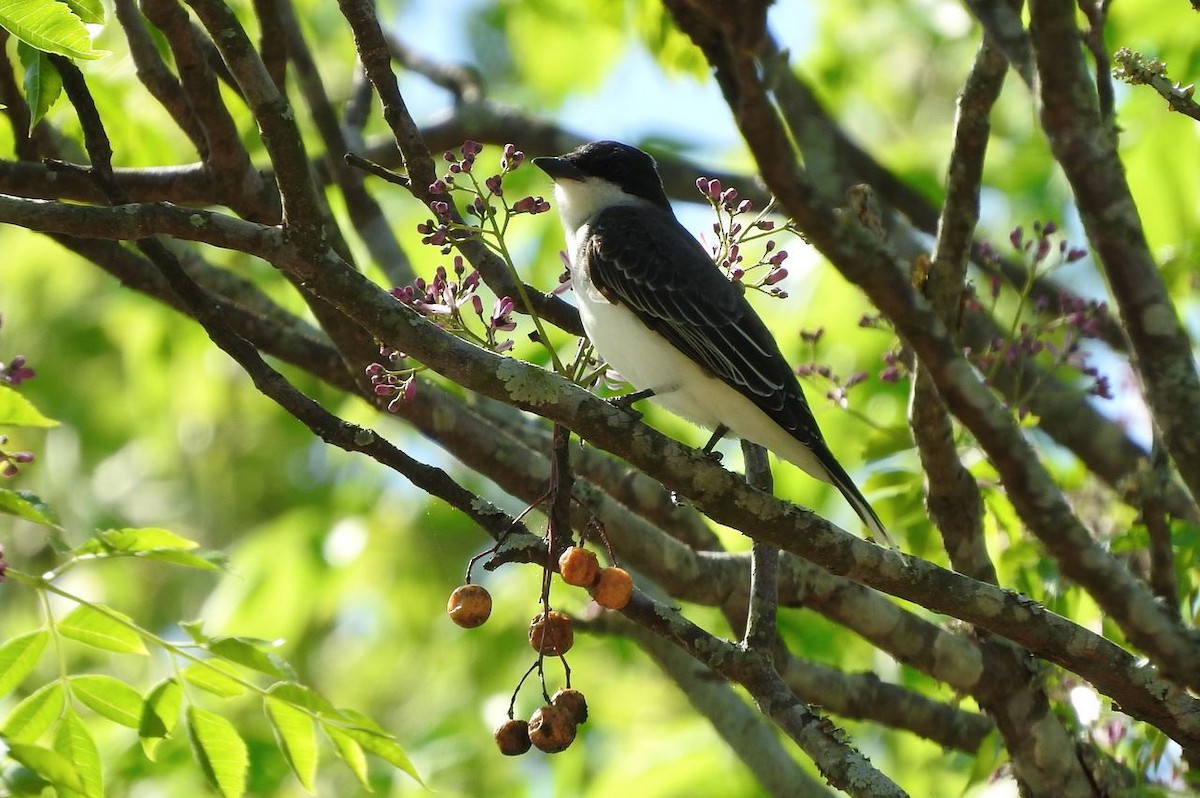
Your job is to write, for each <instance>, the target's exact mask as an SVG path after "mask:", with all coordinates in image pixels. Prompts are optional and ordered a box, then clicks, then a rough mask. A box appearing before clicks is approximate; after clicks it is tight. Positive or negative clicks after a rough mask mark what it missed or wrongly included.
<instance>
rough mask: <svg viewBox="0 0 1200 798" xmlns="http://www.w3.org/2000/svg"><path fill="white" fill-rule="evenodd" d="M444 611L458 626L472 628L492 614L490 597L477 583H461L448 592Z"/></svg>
mask: <svg viewBox="0 0 1200 798" xmlns="http://www.w3.org/2000/svg"><path fill="white" fill-rule="evenodd" d="M446 612H447V613H449V615H450V620H452V621H454V622H455V623H456V624H458V625H459V626H461V627H463V628H464V629H474V628H475V627H476V626H479V625H480V624H482V623H483V622H484V621H486V620H487V619H488V616H489V615H491V614H492V597H491V595H490V594H489V593H488V592H487V591H486V590H484V589H483V588H482V587H480V586H479V585H463V586H462V587H457V588H455V589H454V592H453V593H451V594H450V600H449V601H447V602H446Z"/></svg>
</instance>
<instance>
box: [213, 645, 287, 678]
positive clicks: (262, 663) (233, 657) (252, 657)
mask: <svg viewBox="0 0 1200 798" xmlns="http://www.w3.org/2000/svg"><path fill="white" fill-rule="evenodd" d="M269 645H271V644H270V643H267V642H266V641H253V640H250V639H249V638H244V637H214V638H213V639H212V640H211V641H210V642H209V644H208V650H209V651H211V652H212V653H213V654H215V655H217V656H219V657H222V658H224V659H227V660H229V661H230V662H236V663H237V664H238V665H242V666H244V667H247V668H250V669H251V670H255V671H258V672H259V673H265V674H267V675H268V676H274V677H275V678H277V679H290V678H294V677H295V675H296V673H295V671H293V670H292V668H291V666H290V665H288V664H287V662H285V661H284V660H283V659H282V658H280V657H279V656H278V655H276V654H275V653H273V652H271V651H264V650H263V647H264V646H269Z"/></svg>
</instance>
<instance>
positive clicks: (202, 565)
mask: <svg viewBox="0 0 1200 798" xmlns="http://www.w3.org/2000/svg"><path fill="white" fill-rule="evenodd" d="M137 556H138V557H139V558H141V559H143V560H156V561H158V562H165V563H170V564H171V565H182V566H183V567H184V568H195V569H197V570H199V571H222V570H224V569H225V564H226V561H227V560H228V557H227V556H226V555H225V554H223V553H222V552H219V551H202V552H191V551H181V550H179V549H160V550H158V551H144V552H141V553H140V554H138V555H137Z"/></svg>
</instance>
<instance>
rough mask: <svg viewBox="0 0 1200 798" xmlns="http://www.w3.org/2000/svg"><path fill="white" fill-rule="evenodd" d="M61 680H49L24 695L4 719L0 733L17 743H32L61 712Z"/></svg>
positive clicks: (62, 694) (62, 698) (62, 696)
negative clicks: (48, 682) (47, 682)
mask: <svg viewBox="0 0 1200 798" xmlns="http://www.w3.org/2000/svg"><path fill="white" fill-rule="evenodd" d="M64 698H65V696H64V693H63V686H62V682H50V684H46V685H42V686H41V687H39V688H38V689H37V690H35V691H34V692H32V693H31V694H29V695H28V696H26V697H25V700H23V701H22V702H21V703H19V704H17V705H16V706H15V707H13V708H12V712H9V713H8V717H7V718H5V719H4V727H3V728H0V734H3V735H4V736H5V738H7V739H9V740H13V741H15V742H18V743H32V742H33V741H34V740H36V739H38V738H39V737H41V736H42V734H43V733H45V731H46V729H49V728H50V724H52V723H54V721H55V720H56V719H57V718H58V716H59V715H61V714H62V710H63V700H64Z"/></svg>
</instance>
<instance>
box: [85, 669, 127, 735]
mask: <svg viewBox="0 0 1200 798" xmlns="http://www.w3.org/2000/svg"><path fill="white" fill-rule="evenodd" d="M70 684H71V695H73V696H75V697H76V698H78V699H79V701H80V702H81V703H82V704H83V705H84V706H86V707H87V708H88V709H90V710H92V711H93V712H95V713H96V714H97V715H102V716H103V717H106V718H108V719H109V720H111V721H112V722H113V723H119V724H121V725H122V726H128V727H129V728H131V729H136V728H138V726H139V725H140V724H141V719H142V706H143V702H142V696H141V694H140V693H138V691H137V690H134V689H133V688H132V687H130V686H129V685H127V684H125V682H123V681H121V680H120V679H114V678H113V677H111V676H105V675H103V674H83V675H80V676H72V677H71V681H70Z"/></svg>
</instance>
